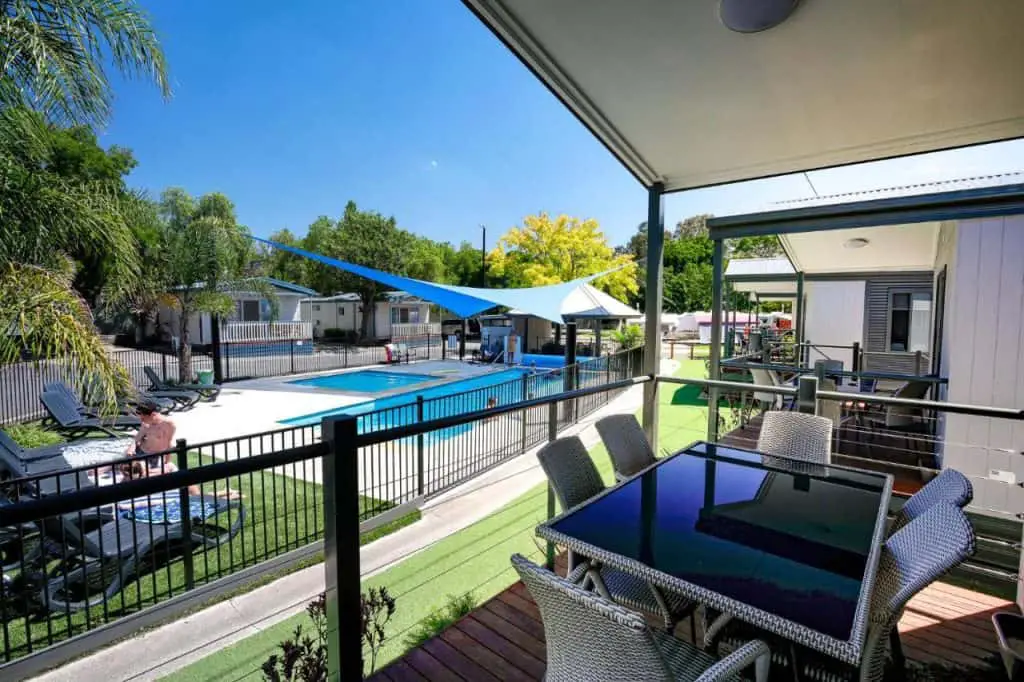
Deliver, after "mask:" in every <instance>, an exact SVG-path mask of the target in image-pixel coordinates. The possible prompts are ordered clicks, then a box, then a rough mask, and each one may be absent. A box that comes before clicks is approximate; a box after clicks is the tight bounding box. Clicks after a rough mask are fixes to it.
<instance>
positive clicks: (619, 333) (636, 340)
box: [612, 324, 644, 350]
mask: <svg viewBox="0 0 1024 682" xmlns="http://www.w3.org/2000/svg"><path fill="white" fill-rule="evenodd" d="M612 340H613V341H614V342H615V343H617V344H619V348H620V349H621V350H629V349H630V348H636V347H637V346H639V345H640V344H642V343H643V342H644V330H643V328H642V327H641V326H640V325H638V324H627V325H626V326H625V327H623V328H622V329H616V330H615V331H613V332H612Z"/></svg>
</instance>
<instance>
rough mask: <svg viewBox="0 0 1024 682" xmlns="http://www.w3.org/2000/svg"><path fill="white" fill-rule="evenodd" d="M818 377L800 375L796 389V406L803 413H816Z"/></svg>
mask: <svg viewBox="0 0 1024 682" xmlns="http://www.w3.org/2000/svg"><path fill="white" fill-rule="evenodd" d="M817 398H818V378H817V377H812V376H807V375H804V376H802V377H800V381H799V383H797V389H796V407H797V410H798V411H800V412H803V413H804V414H817V413H818V400H817Z"/></svg>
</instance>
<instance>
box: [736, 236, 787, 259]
mask: <svg viewBox="0 0 1024 682" xmlns="http://www.w3.org/2000/svg"><path fill="white" fill-rule="evenodd" d="M728 246H729V257H730V258H774V257H776V256H781V255H783V254H784V252H783V250H782V244H780V243H779V238H778V237H776V236H775V235H767V236H763V237H740V238H739V239H734V240H731V241H730V242H729V244H728Z"/></svg>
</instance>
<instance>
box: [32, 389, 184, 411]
mask: <svg viewBox="0 0 1024 682" xmlns="http://www.w3.org/2000/svg"><path fill="white" fill-rule="evenodd" d="M43 390H44V391H46V392H47V393H59V394H61V395H63V396H64V397H65V398H66V399H67V401H68V402H69V403H71V404H72V405H74V406H75V409H76V410H78V414H80V415H82V416H83V417H96V418H98V419H101V418H102V417H103V415H102V414H100V412H99V411H98V410H97V409H96V408H95V407H89V406H88V405H86V404H85V402H84V401H82V400H81V399H80V398H79V397H78V395H77V394H76V393H75V391H74V390H73V389H72V388H71V387H70V386H68V385H67V384H66V383H64V382H63V381H48V382H47V383H45V384H43ZM140 399H142V400H148V401H149V402H151V403H153V404H154V405H156V407H157V409H158V410H159V411H160V412H162V413H163V414H167V413H169V412H170V411H171V410H173V409H174V408H175V407H176V406H177V403H175V402H174V401H173V400H171V399H170V398H160V397H157V396H153V395H146V394H143V395H142V396H140ZM138 402H139V401H138V400H131V401H128V400H124V401H118V406H117V407H118V413H119V414H120V415H122V416H130V415H134V414H135V405H137V404H138Z"/></svg>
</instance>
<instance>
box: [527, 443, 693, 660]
mask: <svg viewBox="0 0 1024 682" xmlns="http://www.w3.org/2000/svg"><path fill="white" fill-rule="evenodd" d="M537 459H538V460H540V466H541V468H542V469H543V470H544V473H545V474H546V475H547V477H548V482H549V483H550V484H551V488H552V489H553V490H554V493H555V497H556V498H557V499H558V504H559V505H561V507H562V511H566V510H568V509H572V508H573V507H576V506H579V505H581V504H583V503H584V502H586V501H587V500H589V499H590V498H592V497H594V496H595V495H597V494H598V493H600V492H601V491H603V490H604V488H605V486H604V481H602V480H601V474H600V473H598V471H597V467H595V466H594V461H593V460H592V459H591V458H590V453H588V452H587V448H586V446H584V445H583V441H581V440H580V439H579V438H577V437H576V436H570V437H568V438H559V439H558V440H555V441H552V442H550V443H548V444H547V445H545V446H544V447H542V448H541V449H540V451H539V452H538V453H537ZM594 573H595V570H594V569H593V568H592V567H591V566H590V564H589V562H587V561H586V560H583V561H580V560H579V558H578V557H576V556H575V554H574V553H573V552H571V551H570V552H569V568H568V574H569V575H570V576H572V577H573V578H574V579H583V580H584V583H583V584H584V585H587V584H589V583H592V582H595V578H599V579H600V582H601V583H602V584H603V585H604V587H605V589H606V590H607V591H608V596H609V597H611V598H612V600H613V601H616V602H618V603H619V604H623V605H625V606H628V607H630V608H633V609H637V610H639V611H646V612H648V613H656V614H658V615H660V616H661V617H662V618H663V619H664V621H665V628H666V629H667V630H668V631H670V632H671V631H672V630H675V627H676V625H678V624H679V622H680V621H682V620H683V619H684V618H686V617H687V616H689V615H691V614H692V613H693V612H694V611H695V610H696V608H697V604H696V603H694V602H692V601H690V600H689V599H687V598H686V597H683V596H682V595H678V594H673V593H671V592H662V591H661V590H659V589H657V588H655V587H654V586H652V585H649V584H648V583H647V582H645V581H644V580H642V579H640V578H637V577H634V576H632V575H629V574H628V573H625V572H624V571H619V570H615V569H612V568H608V567H602V568H601V569H600V570H599V571H596V573H597V574H596V575H594ZM690 632H691V635H693V636H694V641H696V625H695V623H694V622H693V619H692V618H691V619H690Z"/></svg>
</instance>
